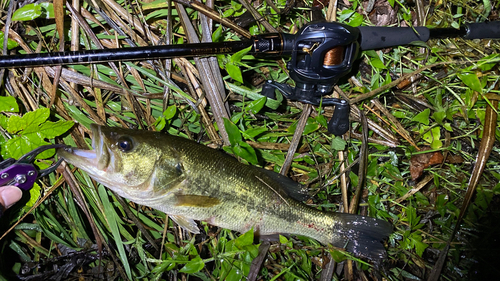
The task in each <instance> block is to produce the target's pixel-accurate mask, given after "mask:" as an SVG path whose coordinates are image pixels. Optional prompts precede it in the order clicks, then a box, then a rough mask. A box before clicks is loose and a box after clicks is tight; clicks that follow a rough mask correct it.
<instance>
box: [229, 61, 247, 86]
mask: <svg viewBox="0 0 500 281" xmlns="http://www.w3.org/2000/svg"><path fill="white" fill-rule="evenodd" d="M226 71H227V73H228V74H229V76H231V78H233V79H234V80H235V81H238V82H240V83H243V76H242V74H241V69H240V68H239V67H238V66H236V65H235V64H234V63H233V62H229V63H227V64H226Z"/></svg>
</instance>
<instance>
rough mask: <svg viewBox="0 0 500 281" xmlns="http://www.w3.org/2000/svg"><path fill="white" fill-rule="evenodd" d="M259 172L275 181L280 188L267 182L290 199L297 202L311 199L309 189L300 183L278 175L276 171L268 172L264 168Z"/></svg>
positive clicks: (259, 169)
mask: <svg viewBox="0 0 500 281" xmlns="http://www.w3.org/2000/svg"><path fill="white" fill-rule="evenodd" d="M255 168H256V169H257V171H259V172H262V173H263V174H265V175H266V176H267V177H268V178H269V179H270V180H272V181H274V182H275V183H277V184H278V186H274V185H272V184H271V183H269V182H267V181H266V182H267V183H268V184H270V185H272V187H273V188H279V189H280V190H282V191H283V192H285V194H286V195H288V196H289V197H291V198H293V199H295V200H297V201H305V200H307V199H309V197H310V196H309V194H308V192H307V188H306V187H305V186H304V185H302V184H300V183H298V182H295V181H293V180H292V179H291V178H289V177H286V176H283V175H281V174H278V173H276V172H274V171H270V170H266V169H263V168H257V167H255Z"/></svg>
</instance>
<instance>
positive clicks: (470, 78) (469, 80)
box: [457, 72, 483, 93]
mask: <svg viewBox="0 0 500 281" xmlns="http://www.w3.org/2000/svg"><path fill="white" fill-rule="evenodd" d="M457 76H458V78H460V80H462V82H464V84H465V85H467V86H468V87H469V88H471V89H472V90H474V91H476V92H479V93H481V92H482V91H483V87H482V86H481V81H479V78H477V76H476V74H474V73H469V72H466V73H458V74H457Z"/></svg>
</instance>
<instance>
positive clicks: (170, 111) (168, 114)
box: [163, 105, 177, 120]
mask: <svg viewBox="0 0 500 281" xmlns="http://www.w3.org/2000/svg"><path fill="white" fill-rule="evenodd" d="M176 113H177V107H176V106H175V105H171V106H169V107H167V109H165V111H164V112H163V116H165V119H167V120H170V119H172V118H174V116H175V114H176Z"/></svg>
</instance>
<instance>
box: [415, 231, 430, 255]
mask: <svg viewBox="0 0 500 281" xmlns="http://www.w3.org/2000/svg"><path fill="white" fill-rule="evenodd" d="M410 241H411V245H412V246H413V247H414V248H415V252H417V255H419V256H420V257H421V256H422V254H423V253H424V250H425V249H426V248H427V247H429V245H427V244H425V243H424V242H422V237H421V236H420V235H418V234H417V233H415V232H414V233H412V235H411V236H410Z"/></svg>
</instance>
